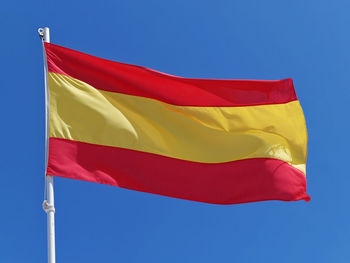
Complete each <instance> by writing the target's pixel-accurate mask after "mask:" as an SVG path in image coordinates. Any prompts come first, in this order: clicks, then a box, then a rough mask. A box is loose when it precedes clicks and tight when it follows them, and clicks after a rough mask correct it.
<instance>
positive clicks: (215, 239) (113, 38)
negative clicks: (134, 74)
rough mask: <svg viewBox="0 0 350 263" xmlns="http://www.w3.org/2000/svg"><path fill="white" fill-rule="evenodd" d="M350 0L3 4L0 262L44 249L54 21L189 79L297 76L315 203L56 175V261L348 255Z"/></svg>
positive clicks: (92, 43) (104, 52)
mask: <svg viewBox="0 0 350 263" xmlns="http://www.w3.org/2000/svg"><path fill="white" fill-rule="evenodd" d="M349 10H350V2H349V1H346V0H344V1H339V0H333V1H324V0H308V1H305V0H294V1H285V0H275V1H270V0H265V1H261V0H244V1H236V0H226V1H219V0H217V1H208V0H205V1H204V0H198V1H197V0H182V1H177V0H171V1H170V0H159V1H141V0H139V1H132V0H128V1H119V0H118V1H116V0H113V1H112V0H111V1H80V0H78V1H68V0H61V1H5V2H2V4H1V8H0V28H1V41H0V47H1V61H0V69H1V73H2V74H1V90H2V92H1V104H0V109H1V110H0V112H1V123H2V124H1V129H0V133H1V138H2V142H1V151H0V167H1V187H0V189H1V190H0V207H1V214H0V262H4V263H6V262H9V263H17V262H35V263H37V262H45V261H46V260H47V252H46V215H45V213H44V211H43V210H42V208H41V203H42V201H43V194H44V78H43V61H42V46H41V42H40V39H39V37H38V34H37V29H38V28H39V27H44V26H49V27H50V29H51V41H52V43H56V44H59V45H63V46H66V47H69V48H73V49H76V50H79V51H82V52H86V53H89V54H92V55H95V56H99V57H102V58H106V59H111V60H116V61H120V62H126V63H131V64H137V65H142V66H146V67H150V68H153V69H156V70H159V71H162V72H166V73H169V74H173V75H179V76H182V77H193V78H216V79H217V78H231V79H282V78H288V77H292V78H293V80H294V85H295V89H296V92H297V95H298V97H299V100H300V101H301V104H302V107H303V110H304V112H305V117H306V121H307V127H308V134H309V143H308V161H307V180H308V193H309V194H310V196H311V201H310V202H309V203H306V202H304V201H299V202H279V201H269V202H260V203H251V204H241V205H229V206H220V205H209V204H203V203H196V202H191V201H184V200H178V199H172V198H168V197H162V196H157V195H152V194H146V193H140V192H135V191H130V190H125V189H120V188H116V187H112V186H107V185H100V184H94V183H88V182H83V181H76V180H71V179H64V178H55V198H56V199H55V201H56V245H57V246H56V253H57V262H58V263H59V262H65V263H68V262H84V263H89V262H137V263H138V262H152V263H153V262H161V263H164V262H181V263H185V262H190V263H193V262H201V263H205V262H208V263H213V262H239V263H245V262H271V263H272V262H279V263H280V262H291V263H295V262H318V263H321V262H341V263H342V262H350V249H349V247H350V212H349V196H348V193H349V184H350V176H349V170H348V168H347V164H348V163H349V160H348V158H349V157H348V156H349V154H348V149H349V141H348V137H349V128H350V125H349V114H350V111H349V109H348V108H349V98H350V89H349V84H348V78H349V70H350V52H349V47H350V34H349V27H350V16H349ZM135 165H137V164H135Z"/></svg>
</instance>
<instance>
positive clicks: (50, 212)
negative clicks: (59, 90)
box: [38, 27, 56, 263]
mask: <svg viewBox="0 0 350 263" xmlns="http://www.w3.org/2000/svg"><path fill="white" fill-rule="evenodd" d="M38 32H39V36H40V38H41V39H42V41H43V43H44V42H46V43H50V29H49V28H48V27H45V28H39V30H38ZM44 71H45V119H46V120H45V124H46V128H45V139H46V141H45V173H46V170H47V160H48V150H49V84H48V69H47V59H46V52H45V48H44ZM45 187H46V191H47V196H46V198H47V200H44V202H43V209H44V211H45V212H46V214H47V256H48V263H55V262H56V252H55V203H54V193H53V177H52V176H50V175H46V176H45Z"/></svg>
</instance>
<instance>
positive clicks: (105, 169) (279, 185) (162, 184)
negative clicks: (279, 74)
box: [47, 138, 310, 204]
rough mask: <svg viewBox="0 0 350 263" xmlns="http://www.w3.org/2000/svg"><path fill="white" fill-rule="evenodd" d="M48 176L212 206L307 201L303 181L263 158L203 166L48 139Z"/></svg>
mask: <svg viewBox="0 0 350 263" xmlns="http://www.w3.org/2000/svg"><path fill="white" fill-rule="evenodd" d="M49 149H50V151H49V164H48V170H47V174H49V175H54V176H61V177H68V178H72V179H79V180H84V181H90V182H96V183H102V184H109V185H114V186H119V187H123V188H127V189H133V190H137V191H142V192H148V193H153V194H160V195H165V196H170V197H176V198H181V199H187V200H194V201H199V202H205V203H213V204H236V203H246V202H255V201H264V200H283V201H296V200H306V201H309V200H310V197H309V196H308V195H307V194H306V179H305V176H304V175H303V173H302V172H300V171H299V170H297V169H295V168H294V167H292V166H290V165H289V164H287V163H285V162H283V161H280V160H277V159H267V158H257V159H246V160H239V161H234V162H228V163H219V164H204V163H196V162H190V161H183V160H179V159H173V158H168V157H163V156H159V155H155V154H149V153H144V152H138V151H133V150H127V149H121V148H115V147H108V146H100V145H93V144H87V143H81V142H76V141H70V140H65V139H56V138H50V147H49Z"/></svg>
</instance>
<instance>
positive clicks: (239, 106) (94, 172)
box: [45, 43, 310, 204]
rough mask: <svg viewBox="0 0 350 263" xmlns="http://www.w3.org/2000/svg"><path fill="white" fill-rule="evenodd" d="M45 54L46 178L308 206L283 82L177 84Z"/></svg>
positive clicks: (297, 119)
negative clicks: (47, 108) (297, 202)
mask: <svg viewBox="0 0 350 263" xmlns="http://www.w3.org/2000/svg"><path fill="white" fill-rule="evenodd" d="M45 50H46V55H47V63H48V71H49V72H48V81H49V101H50V102H49V109H50V110H49V112H50V114H49V119H50V122H49V157H48V167H47V175H53V176H60V177H67V178H72V179H79V180H84V181H90V182H96V183H102V184H108V185H114V186H118V187H123V188H127V189H132V190H137V191H142V192H148V193H153V194H159V195H164V196H169V197H176V198H181V199H187V200H194V201H199V202H205V203H213V204H237V203H247V202H256V201H264V200H283V201H296V200H306V201H308V200H309V199H310V197H309V196H308V195H307V193H306V178H305V165H306V147H307V132H306V126H305V119H304V115H303V112H302V109H301V106H300V104H299V101H298V99H297V96H296V94H295V91H294V87H293V82H292V80H291V79H284V80H277V81H261V80H215V79H191V78H181V77H176V76H172V75H168V74H164V73H160V72H158V71H155V70H151V69H148V68H144V67H140V66H135V65H129V64H123V63H118V62H113V61H109V60H105V59H101V58H97V57H94V56H90V55H87V54H84V53H81V52H78V51H74V50H71V49H67V48H64V47H61V46H58V45H54V44H50V43H45Z"/></svg>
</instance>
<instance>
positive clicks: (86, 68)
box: [45, 43, 297, 107]
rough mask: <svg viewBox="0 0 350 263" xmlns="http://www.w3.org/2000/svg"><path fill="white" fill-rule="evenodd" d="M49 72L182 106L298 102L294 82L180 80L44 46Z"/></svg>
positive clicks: (62, 48) (55, 47)
mask: <svg viewBox="0 0 350 263" xmlns="http://www.w3.org/2000/svg"><path fill="white" fill-rule="evenodd" d="M45 47H46V52H47V59H48V67H49V71H50V72H54V73H60V74H64V75H68V76H71V77H73V78H76V79H79V80H81V81H83V82H86V83H88V84H90V85H91V86H93V87H95V88H96V89H101V90H106V91H112V92H118V93H124V94H129V95H135V96H141V97H146V98H152V99H156V100H160V101H163V102H166V103H169V104H174V105H182V106H217V107H219V106H221V107H225V106H230V107H234V106H251V105H264V104H280V103H287V102H290V101H294V100H297V97H296V94H295V91H294V86H293V81H292V79H284V80H276V81H262V80H214V79H189V78H180V77H175V76H171V75H167V74H164V73H160V72H157V71H154V70H151V69H148V68H144V67H140V66H134V65H129V64H123V63H118V62H113V61H109V60H105V59H101V58H97V57H94V56H90V55H87V54H84V53H81V52H78V51H74V50H71V49H67V48H64V47H61V46H57V45H54V44H49V43H45Z"/></svg>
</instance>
